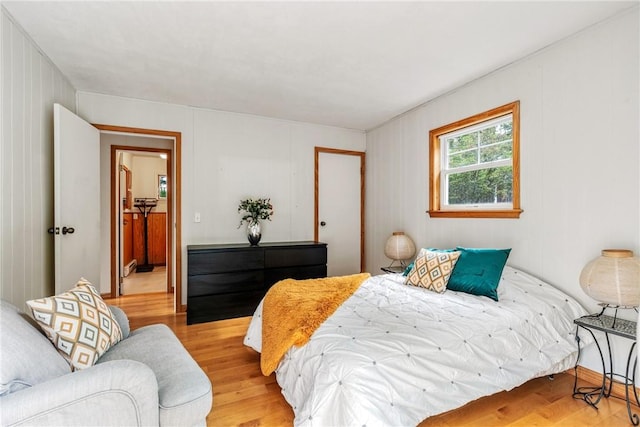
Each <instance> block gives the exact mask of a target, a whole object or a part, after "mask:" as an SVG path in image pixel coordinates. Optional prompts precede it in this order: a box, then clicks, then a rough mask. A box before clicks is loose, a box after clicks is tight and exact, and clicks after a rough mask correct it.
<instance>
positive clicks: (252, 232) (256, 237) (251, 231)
mask: <svg viewBox="0 0 640 427" xmlns="http://www.w3.org/2000/svg"><path fill="white" fill-rule="evenodd" d="M247 238H248V239H249V243H250V244H251V246H258V243H260V239H261V238H262V232H261V230H260V222H258V221H251V222H249V223H248V224H247Z"/></svg>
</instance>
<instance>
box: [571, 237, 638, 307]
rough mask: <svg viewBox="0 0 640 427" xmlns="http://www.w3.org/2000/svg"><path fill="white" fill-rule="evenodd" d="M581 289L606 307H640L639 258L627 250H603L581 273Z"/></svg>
mask: <svg viewBox="0 0 640 427" xmlns="http://www.w3.org/2000/svg"><path fill="white" fill-rule="evenodd" d="M580 286H581V287H582V290H583V291H584V292H585V293H586V294H587V295H589V296H590V297H591V298H593V299H594V300H596V301H600V302H601V303H603V305H605V306H612V307H616V308H617V307H620V308H623V307H625V308H633V307H637V306H638V305H640V258H637V257H634V256H633V252H632V251H630V250H626V249H603V250H602V256H600V257H598V258H596V259H594V260H592V261H591V262H589V263H588V264H587V265H586V266H585V267H584V268H583V269H582V273H580Z"/></svg>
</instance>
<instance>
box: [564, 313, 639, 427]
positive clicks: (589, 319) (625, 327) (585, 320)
mask: <svg viewBox="0 0 640 427" xmlns="http://www.w3.org/2000/svg"><path fill="white" fill-rule="evenodd" d="M603 313H604V309H603V310H602V312H600V314H590V315H587V316H582V317H580V318H578V319H575V320H574V321H573V322H574V323H575V324H576V325H577V326H576V341H578V360H577V361H576V366H575V368H574V369H575V374H576V375H575V380H574V383H573V397H574V398H580V399H583V400H584V401H585V402H587V403H588V404H589V405H591V406H592V407H593V408H595V409H596V410H597V409H598V407H597V405H598V402H600V400H601V399H602V398H603V397H606V398H609V396H611V389H612V387H613V383H614V377H617V378H619V379H620V380H618V381H615V382H619V383H621V384H623V385H624V388H625V400H626V403H627V413H628V414H629V420H630V421H631V423H632V424H633V425H635V426H637V425H638V424H639V423H640V418H638V415H637V414H634V413H633V412H632V411H631V401H632V400H631V398H632V397H631V396H630V394H631V393H633V399H635V404H636V405H638V406H640V401H639V400H638V393H637V390H636V365H637V363H638V360H637V354H636V353H635V352H634V351H635V350H636V322H634V321H632V320H624V319H619V318H617V310H616V316H608V315H605V314H603ZM580 329H584V330H586V331H587V332H589V333H590V334H591V336H592V337H593V340H594V341H595V343H596V346H597V347H598V352H599V353H600V360H601V361H602V385H601V386H599V387H578V372H577V370H578V361H579V360H580V351H581V348H580V336H579V332H580ZM594 331H600V332H604V336H605V338H606V342H607V353H608V359H609V366H608V368H607V366H606V365H605V355H604V354H603V352H602V347H601V346H600V343H599V342H598V340H597V339H596V336H595V334H594ZM609 334H613V335H618V336H620V337H623V338H627V339H630V340H632V341H633V344H632V345H631V348H630V349H629V355H628V356H627V366H626V370H625V374H624V375H621V374H617V373H614V372H613V356H612V353H611V343H610V340H609ZM632 362H633V363H632ZM631 369H633V372H630V371H631ZM629 389H631V391H630V390H629Z"/></svg>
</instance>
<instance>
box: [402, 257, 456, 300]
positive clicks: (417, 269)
mask: <svg viewBox="0 0 640 427" xmlns="http://www.w3.org/2000/svg"><path fill="white" fill-rule="evenodd" d="M459 257H460V252H459V251H453V252H434V251H430V250H427V249H421V250H420V253H419V254H418V256H417V257H416V260H415V262H414V264H413V268H412V269H411V271H410V272H409V274H408V275H407V279H406V281H405V283H406V284H408V285H413V286H419V287H422V288H425V289H428V290H430V291H433V292H437V293H442V292H444V291H445V290H446V289H447V282H449V277H451V273H452V272H453V267H455V265H456V262H457V261H458V258H459Z"/></svg>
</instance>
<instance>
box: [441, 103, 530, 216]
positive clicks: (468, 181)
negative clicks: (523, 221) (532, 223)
mask: <svg viewBox="0 0 640 427" xmlns="http://www.w3.org/2000/svg"><path fill="white" fill-rule="evenodd" d="M429 140H430V141H429V165H430V169H431V171H430V176H429V187H430V188H429V191H430V195H429V215H430V216H431V217H435V218H438V217H440V218H443V217H444V218H446V217H448V218H518V217H519V216H520V213H521V212H522V210H521V209H520V153H519V148H520V144H519V141H520V102H519V101H516V102H513V103H511V104H507V105H503V106H502V107H498V108H494V109H493V110H490V111H486V112H484V113H480V114H477V115H475V116H473V117H469V118H466V119H463V120H460V121H457V122H455V123H451V124H449V125H446V126H442V127H440V128H438V129H434V130H432V131H431V132H429Z"/></svg>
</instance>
